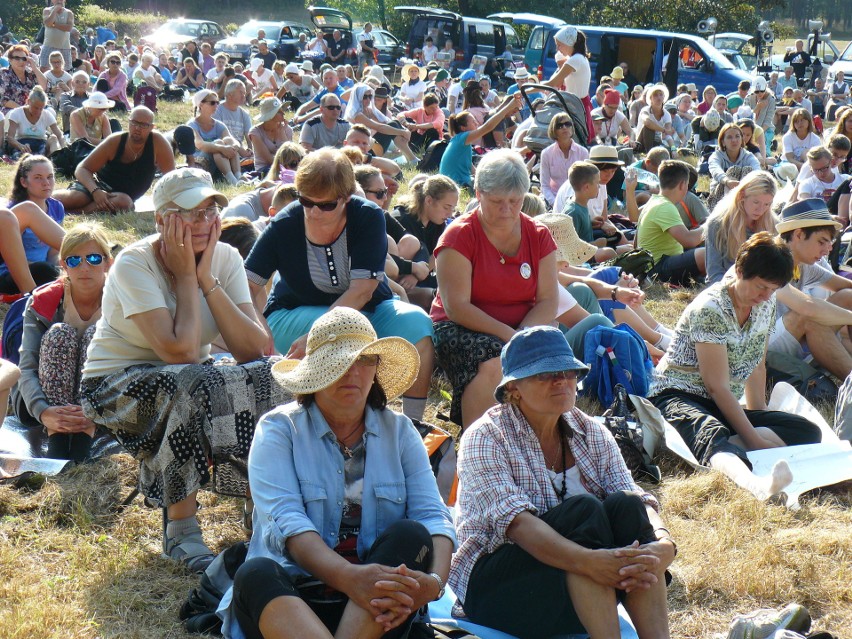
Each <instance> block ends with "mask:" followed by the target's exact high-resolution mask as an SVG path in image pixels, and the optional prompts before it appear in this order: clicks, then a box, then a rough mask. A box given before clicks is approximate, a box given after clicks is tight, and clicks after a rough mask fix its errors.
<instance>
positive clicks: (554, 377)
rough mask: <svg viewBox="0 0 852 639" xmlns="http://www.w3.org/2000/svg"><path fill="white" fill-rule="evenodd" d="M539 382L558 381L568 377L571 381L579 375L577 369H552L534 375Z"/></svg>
mask: <svg viewBox="0 0 852 639" xmlns="http://www.w3.org/2000/svg"><path fill="white" fill-rule="evenodd" d="M532 377H533V379H534V380H536V381H537V382H558V381H561V380H563V379H567V380H568V381H569V382H571V381H574V380H576V379H577V378H578V377H579V374H578V373H577V371H551V372H548V373H538V374H536V375H533V376H532Z"/></svg>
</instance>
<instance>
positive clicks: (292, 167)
mask: <svg viewBox="0 0 852 639" xmlns="http://www.w3.org/2000/svg"><path fill="white" fill-rule="evenodd" d="M284 167H285V168H288V169H290V170H291V171H295V170H296V169H298V168H299V163H298V162H290V163H289V164H285V165H284Z"/></svg>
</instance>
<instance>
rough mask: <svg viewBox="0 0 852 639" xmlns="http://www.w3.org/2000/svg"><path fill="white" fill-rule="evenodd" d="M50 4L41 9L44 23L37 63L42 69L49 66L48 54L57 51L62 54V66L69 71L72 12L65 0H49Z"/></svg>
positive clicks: (72, 24)
mask: <svg viewBox="0 0 852 639" xmlns="http://www.w3.org/2000/svg"><path fill="white" fill-rule="evenodd" d="M50 2H51V6H49V7H47V8H46V9H44V10H43V11H42V14H41V15H42V23H43V24H44V43H43V44H42V47H41V54H40V58H39V63H40V65H41V70H42V71H44V70H46V69H47V68H48V67H49V66H50V54H51V53H53V52H54V51H58V52H59V53H61V54H62V59H63V68H64V69H65V70H66V71H71V30H72V29H73V28H74V14H73V13H72V12H71V11H69V10H68V9H66V8H65V0H50Z"/></svg>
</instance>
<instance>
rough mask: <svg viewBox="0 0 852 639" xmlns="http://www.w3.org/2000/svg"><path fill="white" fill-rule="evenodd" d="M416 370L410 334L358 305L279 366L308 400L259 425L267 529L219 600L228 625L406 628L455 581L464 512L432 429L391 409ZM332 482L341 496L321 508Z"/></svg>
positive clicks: (309, 631) (328, 631) (255, 459)
mask: <svg viewBox="0 0 852 639" xmlns="http://www.w3.org/2000/svg"><path fill="white" fill-rule="evenodd" d="M417 371H418V356H417V351H416V350H415V348H414V347H413V346H412V345H411V344H410V343H408V342H406V341H405V340H403V339H400V338H398V337H387V338H383V339H377V338H376V333H375V331H374V330H373V327H372V326H371V325H370V323H369V321H367V319H366V318H365V317H364V316H363V315H362V314H361V313H359V312H357V311H355V310H353V309H349V308H346V307H337V308H334V309H332V310H331V311H329V312H328V313H326V314H324V315H322V316H321V317H320V318H319V319H318V320H317V322H316V323H315V324H314V325H313V326H312V327H311V331H310V334H309V336H308V346H307V354H306V356H305V358H304V359H303V360H302V361H297V360H283V361H281V362H280V363H279V364H278V365H276V367H275V368H274V372H275V375H276V378H277V379H278V381H279V382H280V383H281V384H283V385H284V387H285V388H286V389H287V390H288V391H290V392H292V393H294V394H295V396H296V401H295V402H292V403H290V404H287V405H286V406H282V407H279V408H277V409H275V410H273V411H272V412H270V413H267V414H266V415H265V416H264V417H263V419H262V420H261V421H260V423H259V424H258V428H257V435H256V437H255V440H254V444H253V445H252V448H251V454H250V456H249V478H250V479H249V481H250V483H251V490H252V497H253V499H254V502H255V510H254V532H253V534H252V539H251V544H250V545H249V551H248V556H247V558H246V562H245V564H243V565H242V566H241V567H240V569H239V570H238V571H237V574H236V577H235V579H234V587H233V590H232V591H229V592H227V593H226V594H225V596H224V597H223V599H222V603H221V605H220V607H219V613H220V614H221V615H223V616H224V617H226V623H225V630H226V634H228V633H227V631H228V630H229V629H231V630H233V629H234V625H235V623H233V622H231V620H233V621H234V622H236V624H238V625H239V628H240V630H242V632H243V633H244V634H245V636H246V637H248V638H249V639H258V638H260V637H267V638H269V637H317V638H319V637H328V638H331V637H332V636H336V637H342V636H347V637H362V638H366V637H376V638H378V637H386V638H388V639H390V638H396V637H401V636H406V633H407V631H408V627H409V625H410V622H411V618H412V616H413V614H412V613H414V612H415V611H417V610H418V609H419V608H420V607H422V606H424V605H425V604H427V603H429V602H430V601H434V600H436V599H438V598H440V596H441V595H442V594H443V592H444V584H445V583H446V578H447V575H448V573H449V567H450V555H451V553H452V551H453V547H454V544H455V533H454V531H453V525H452V519H451V518H450V514H449V512H448V510H447V508H446V506H444V504H443V502H442V501H441V498H440V495H439V494H438V488H437V485H436V483H435V478H434V475H433V474H432V470H431V467H430V466H429V459H428V457H427V455H426V451H425V448H424V446H423V443H422V440H421V438H420V435H419V434H418V432H417V430H415V428H414V427H413V426H412V424H411V422H410V421H409V420H408V419H407V418H405V417H403V416H401V415H398V414H397V413H394V412H393V411H391V410H390V409H388V408H387V403H388V401H390V400H393V399H394V398H396V397H398V396H399V395H400V394H402V393H403V392H405V390H406V389H407V388H408V387H409V385H410V384H411V383H412V381H413V380H414V378H415V376H416V375H417ZM368 442H369V454H367V445H368ZM320 492H321V493H322V494H324V495H325V494H328V495H330V496H334V497H333V500H328V502H327V503H324V504H323V505H322V507H319V506H320V504H317V503H315V502H313V501H311V500H312V499H313V496H312V495H317V494H319V493H320ZM323 501H325V500H323ZM233 634H234V633H231V636H233Z"/></svg>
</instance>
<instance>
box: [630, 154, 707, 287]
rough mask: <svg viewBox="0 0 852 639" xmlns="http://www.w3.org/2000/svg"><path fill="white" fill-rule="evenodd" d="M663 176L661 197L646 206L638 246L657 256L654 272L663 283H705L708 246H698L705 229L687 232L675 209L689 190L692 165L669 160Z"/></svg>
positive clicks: (660, 175) (654, 198) (664, 163)
mask: <svg viewBox="0 0 852 639" xmlns="http://www.w3.org/2000/svg"><path fill="white" fill-rule="evenodd" d="M659 177H660V195H654V196H652V197H651V199H650V200H648V203H647V204H645V206H643V207H642V212H641V214H640V216H639V224H638V227H637V231H636V245H637V246H638V247H640V248H644V249H647V250H648V251H650V252H651V254H652V255H653V256H654V269H653V271H652V273H654V274H655V275H656V276H657V278H658V279H660V280H661V281H664V282H672V283H675V284H686V283H688V282H689V281H690V280H695V281H701V282H703V281H704V275H705V273H706V268H705V263H704V247H701V248H696V247H698V246H699V245H700V244H702V243H703V242H704V229H703V228H702V227H699V228H696V229H692V230H689V229H687V228H686V226H685V225H684V223H683V220H682V219H681V217H680V213H679V212H678V210H677V207H676V206H675V202H680V201H681V200H683V198H684V196H685V195H686V191H687V189H688V188H689V166H688V165H687V164H686V163H684V162H681V161H680V160H666V161H665V162H662V163H661V164H660V170H659Z"/></svg>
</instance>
